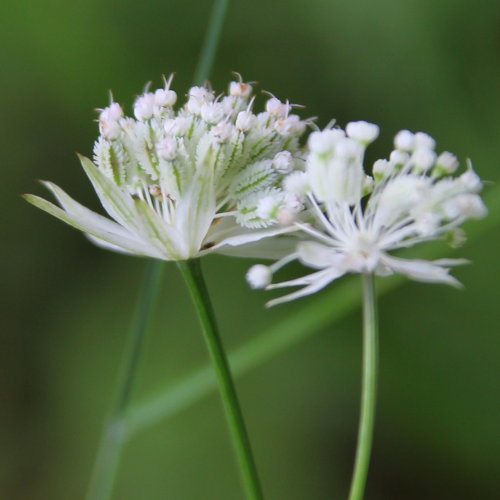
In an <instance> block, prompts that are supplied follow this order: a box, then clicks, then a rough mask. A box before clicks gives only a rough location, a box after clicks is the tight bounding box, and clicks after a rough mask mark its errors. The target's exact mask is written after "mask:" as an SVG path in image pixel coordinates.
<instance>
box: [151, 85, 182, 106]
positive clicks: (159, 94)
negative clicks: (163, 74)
mask: <svg viewBox="0 0 500 500" xmlns="http://www.w3.org/2000/svg"><path fill="white" fill-rule="evenodd" d="M154 95H155V104H156V105H157V106H159V107H161V108H166V107H169V106H173V105H174V104H175V103H176V101H177V94H176V93H175V92H174V91H173V90H169V89H158V90H156V92H155V94H154Z"/></svg>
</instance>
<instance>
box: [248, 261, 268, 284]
mask: <svg viewBox="0 0 500 500" xmlns="http://www.w3.org/2000/svg"><path fill="white" fill-rule="evenodd" d="M246 279H247V282H248V284H249V285H250V286H251V287H252V288H255V289H259V288H265V287H266V286H267V285H269V284H270V283H271V280H272V279H273V273H272V271H271V268H270V267H268V266H265V265H263V264H256V265H254V266H252V267H251V268H250V269H249V270H248V271H247V274H246Z"/></svg>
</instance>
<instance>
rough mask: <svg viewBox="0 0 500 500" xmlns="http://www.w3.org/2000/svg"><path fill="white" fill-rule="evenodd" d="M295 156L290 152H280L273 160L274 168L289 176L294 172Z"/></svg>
mask: <svg viewBox="0 0 500 500" xmlns="http://www.w3.org/2000/svg"><path fill="white" fill-rule="evenodd" d="M293 163H294V162H293V156H292V153H290V152H289V151H280V152H279V153H277V154H276V156H275V157H274V158H273V167H274V168H275V169H276V170H277V171H278V172H280V173H281V174H289V173H290V172H291V171H292V170H293Z"/></svg>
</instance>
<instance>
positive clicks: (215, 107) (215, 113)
mask: <svg viewBox="0 0 500 500" xmlns="http://www.w3.org/2000/svg"><path fill="white" fill-rule="evenodd" d="M200 114H201V117H202V118H203V120H205V121H206V122H207V123H210V124H212V125H214V124H216V123H219V122H220V121H221V120H222V119H223V118H224V108H223V106H222V104H220V103H217V102H211V103H207V104H203V105H202V106H201V108H200Z"/></svg>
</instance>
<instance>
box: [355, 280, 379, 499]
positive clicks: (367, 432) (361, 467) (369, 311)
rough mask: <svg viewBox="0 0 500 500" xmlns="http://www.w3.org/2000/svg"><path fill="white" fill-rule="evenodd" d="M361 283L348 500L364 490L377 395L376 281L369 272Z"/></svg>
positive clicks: (358, 495) (359, 496)
mask: <svg viewBox="0 0 500 500" xmlns="http://www.w3.org/2000/svg"><path fill="white" fill-rule="evenodd" d="M362 280H363V376H362V388H361V416H360V420H359V429H358V444H357V449H356V458H355V462H354V472H353V476H352V482H351V489H350V493H349V500H361V499H362V498H363V494H364V491H365V485H366V478H367V475H368V465H369V462H370V454H371V448H372V441H373V425H374V421H375V406H376V392H377V368H378V324H377V304H376V298H375V283H374V281H375V280H374V276H373V274H372V273H364V274H363V275H362Z"/></svg>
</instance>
